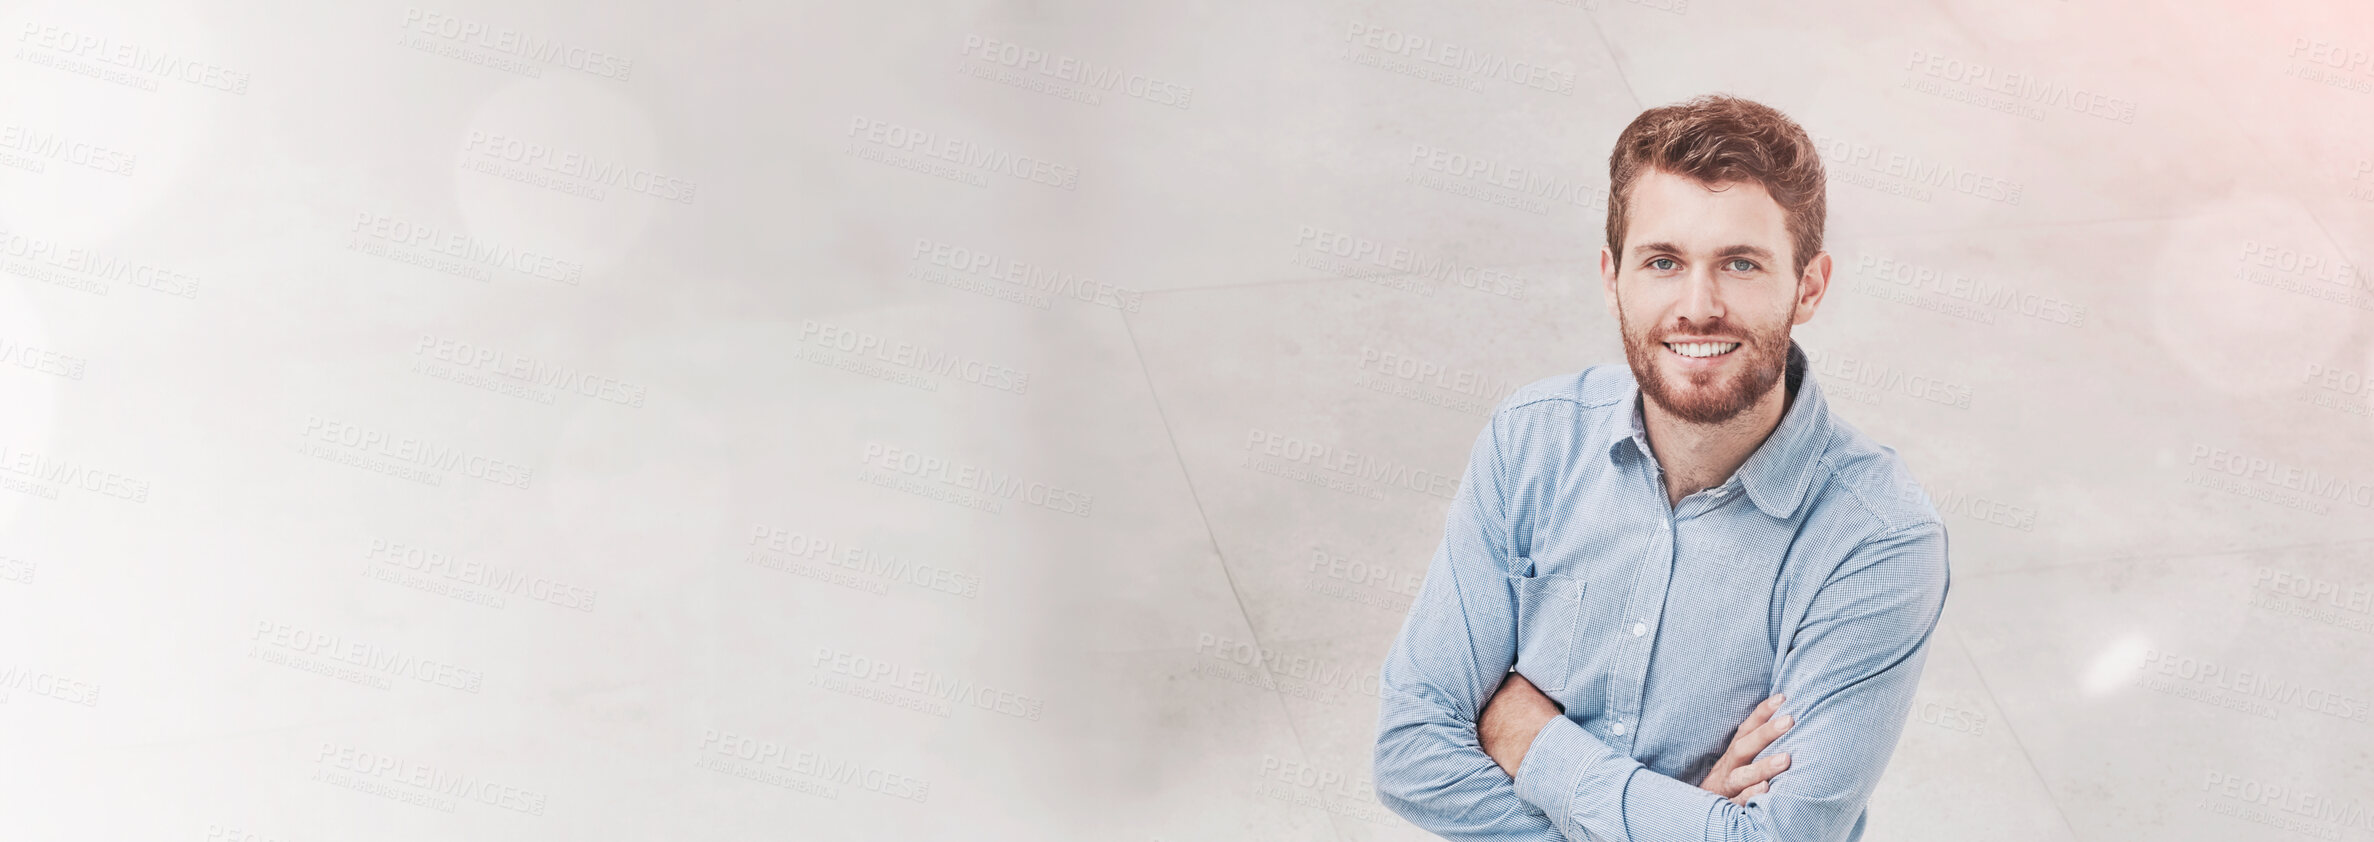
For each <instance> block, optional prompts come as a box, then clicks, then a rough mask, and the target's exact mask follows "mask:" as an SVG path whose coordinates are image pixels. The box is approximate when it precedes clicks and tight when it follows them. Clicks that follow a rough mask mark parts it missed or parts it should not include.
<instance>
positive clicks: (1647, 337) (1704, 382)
mask: <svg viewBox="0 0 2374 842" xmlns="http://www.w3.org/2000/svg"><path fill="white" fill-rule="evenodd" d="M1616 321H1617V327H1618V329H1619V330H1621V331H1623V334H1624V359H1625V361H1626V362H1629V363H1631V364H1632V379H1634V380H1636V381H1639V383H1640V391H1641V394H1644V395H1647V396H1648V398H1649V400H1653V401H1656V402H1657V405H1658V406H1659V407H1662V408H1664V410H1665V411H1666V412H1669V413H1672V414H1673V415H1674V417H1676V418H1680V419H1682V420H1683V421H1687V422H1690V423H1692V424H1710V425H1711V424H1721V423H1723V422H1725V421H1729V420H1731V419H1732V418H1735V417H1738V415H1739V413H1741V412H1744V411H1746V410H1747V408H1748V407H1751V406H1754V405H1756V401H1757V400H1758V399H1760V398H1762V397H1764V395H1765V393H1767V392H1770V391H1772V387H1773V386H1775V385H1777V384H1779V383H1780V380H1781V376H1782V375H1784V374H1786V373H1788V365H1789V320H1787V319H1783V320H1781V323H1780V326H1779V327H1776V328H1772V329H1770V330H1765V331H1761V332H1759V331H1755V330H1745V331H1743V330H1740V329H1738V327H1737V326H1736V325H1733V324H1732V323H1730V322H1729V321H1726V320H1724V319H1715V320H1714V321H1711V322H1707V323H1705V324H1690V323H1686V322H1685V323H1684V324H1681V325H1673V326H1669V325H1664V324H1659V325H1656V326H1654V327H1652V328H1649V329H1644V330H1640V331H1637V332H1636V331H1635V330H1634V327H1635V326H1634V325H1633V324H1631V322H1630V320H1629V319H1627V318H1626V317H1625V316H1624V306H1623V303H1622V302H1621V301H1618V302H1617V304H1616ZM1675 333H1681V334H1683V335H1693V334H1695V335H1700V336H1737V337H1742V339H1741V341H1740V345H1739V348H1738V349H1737V350H1734V351H1732V352H1731V353H1732V354H1734V355H1740V359H1738V360H1737V361H1736V362H1737V364H1736V365H1732V366H1727V367H1726V368H1728V370H1727V371H1720V372H1714V371H1700V372H1690V373H1677V374H1673V375H1671V378H1672V379H1670V380H1669V379H1667V378H1668V375H1667V374H1666V373H1665V370H1664V369H1662V368H1660V367H1659V366H1658V361H1659V360H1661V359H1663V358H1664V357H1665V356H1666V355H1668V354H1669V353H1671V352H1669V351H1667V350H1666V349H1665V337H1667V336H1671V335H1673V334H1675Z"/></svg>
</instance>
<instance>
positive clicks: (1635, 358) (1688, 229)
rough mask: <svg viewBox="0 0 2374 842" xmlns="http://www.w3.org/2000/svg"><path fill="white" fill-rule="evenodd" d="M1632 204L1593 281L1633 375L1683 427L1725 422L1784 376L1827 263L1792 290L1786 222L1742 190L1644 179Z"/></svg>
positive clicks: (1667, 176) (1754, 191)
mask: <svg viewBox="0 0 2374 842" xmlns="http://www.w3.org/2000/svg"><path fill="white" fill-rule="evenodd" d="M1631 202H1632V204H1631V214H1630V217H1629V218H1628V220H1627V221H1626V230H1625V232H1624V253H1623V254H1622V255H1615V254H1611V253H1609V252H1608V251H1607V250H1605V249H1601V250H1600V254H1599V270H1600V277H1601V280H1602V281H1603V282H1605V284H1606V291H1607V303H1608V308H1609V310H1610V311H1611V312H1612V313H1613V314H1614V315H1615V316H1616V322H1617V324H1618V325H1619V326H1620V327H1621V328H1622V330H1623V333H1624V356H1625V358H1626V359H1627V360H1629V361H1630V362H1631V364H1632V375H1633V377H1634V379H1636V380H1638V381H1640V388H1641V392H1642V394H1645V395H1647V396H1648V397H1649V399H1650V400H1653V401H1656V402H1657V405H1658V406H1660V407H1663V408H1664V409H1665V411H1667V412H1670V413H1672V414H1673V415H1675V416H1677V417H1680V418H1681V419H1682V420H1685V421H1689V422H1691V423H1696V424H1717V423H1721V422H1724V421H1727V420H1730V419H1731V418H1733V417H1734V416H1737V415H1738V414H1739V413H1740V412H1741V411H1743V410H1746V409H1747V408H1748V407H1750V406H1753V405H1755V403H1756V400H1757V399H1758V398H1761V397H1763V396H1764V395H1765V394H1766V393H1768V392H1770V391H1771V390H1772V387H1773V386H1774V385H1776V384H1778V383H1779V382H1780V380H1781V376H1782V375H1783V374H1784V373H1786V369H1785V366H1786V365H1787V363H1788V356H1789V327H1790V326H1791V325H1797V324H1804V323H1805V322H1806V321H1807V320H1809V319H1811V318H1813V310H1814V306H1815V305H1816V304H1819V303H1820V299H1821V295H1822V292H1823V289H1824V288H1825V287H1827V286H1828V282H1829V276H1830V258H1829V255H1827V254H1822V255H1819V256H1817V257H1816V258H1815V259H1814V260H1813V261H1812V262H1810V263H1808V264H1807V265H1806V267H1805V268H1806V272H1805V276H1804V278H1803V279H1802V280H1803V282H1802V283H1801V279H1800V278H1799V277H1798V276H1797V275H1796V274H1795V273H1794V271H1793V269H1794V266H1793V265H1792V255H1791V249H1790V244H1789V230H1788V224H1787V218H1786V215H1785V214H1784V213H1783V211H1782V210H1781V206H1780V203H1779V202H1775V201H1773V199H1772V195H1771V194H1770V193H1767V192H1765V190H1764V186H1763V185H1760V184H1755V183H1753V182H1736V183H1731V184H1722V185H1705V184H1700V183H1698V182H1696V181H1692V180H1690V179H1688V178H1685V177H1683V176H1679V175H1675V174H1673V173H1669V172H1665V171H1663V170H1649V171H1646V172H1643V173H1642V174H1641V175H1640V177H1639V180H1637V181H1635V182H1633V185H1632V196H1631ZM1817 276H1818V277H1817ZM1619 280H1620V281H1621V282H1620V283H1619Z"/></svg>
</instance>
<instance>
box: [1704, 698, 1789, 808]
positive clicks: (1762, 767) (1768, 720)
mask: <svg viewBox="0 0 2374 842" xmlns="http://www.w3.org/2000/svg"><path fill="white" fill-rule="evenodd" d="M1781 700H1782V697H1781V696H1780V695H1779V694H1775V695H1774V696H1773V697H1772V698H1769V699H1765V700H1764V703H1763V704H1760V705H1757V706H1756V709H1755V711H1754V712H1751V713H1749V714H1748V719H1747V721H1746V722H1742V723H1739V730H1737V731H1734V732H1732V737H1731V747H1730V748H1728V749H1725V750H1724V751H1723V758H1722V759H1721V760H1717V761H1715V768H1714V769H1712V770H1709V771H1708V772H1707V773H1706V780H1703V781H1700V782H1698V788H1699V789H1703V790H1706V791H1708V792H1712V793H1714V794H1716V795H1720V796H1723V797H1724V798H1728V799H1731V803H1733V804H1739V805H1742V806H1745V805H1746V804H1747V803H1748V799H1749V798H1752V797H1754V796H1755V795H1756V794H1757V793H1760V792H1764V791H1765V790H1767V789H1770V788H1771V782H1772V776H1774V775H1778V774H1780V773H1781V770H1783V769H1787V768H1789V755H1788V754H1787V753H1785V752H1784V753H1781V754H1776V755H1773V756H1771V757H1767V758H1764V759H1763V760H1760V761H1759V760H1757V759H1756V755H1758V754H1761V753H1763V751H1764V748H1765V747H1766V746H1769V745H1772V741H1773V740H1777V739H1780V735H1781V734H1782V733H1784V732H1786V731H1788V730H1789V726H1791V725H1795V724H1796V722H1795V721H1793V720H1791V719H1790V718H1789V717H1788V716H1787V715H1785V714H1784V715H1782V716H1778V717H1775V716H1773V715H1772V714H1773V712H1774V711H1778V710H1780V704H1781Z"/></svg>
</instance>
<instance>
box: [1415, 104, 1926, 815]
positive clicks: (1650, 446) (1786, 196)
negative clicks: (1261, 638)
mask: <svg viewBox="0 0 2374 842" xmlns="http://www.w3.org/2000/svg"><path fill="white" fill-rule="evenodd" d="M1608 172H1609V180H1610V189H1609V194H1610V200H1609V202H1608V208H1609V211H1608V220H1607V247H1606V248H1605V249H1604V250H1602V251H1601V252H1600V255H1599V274H1600V279H1601V282H1602V285H1603V287H1604V291H1605V293H1606V298H1607V307H1608V311H1609V313H1610V315H1613V316H1614V317H1615V318H1616V320H1617V324H1618V325H1619V328H1620V330H1621V332H1622V334H1623V341H1624V356H1625V360H1626V363H1627V364H1626V365H1623V366H1617V365H1601V366H1595V367H1592V368H1590V369H1586V370H1584V371H1583V372H1581V373H1579V374H1573V375H1564V376H1560V377H1554V378H1551V379H1548V380H1543V381H1541V382H1538V383H1534V384H1531V385H1529V386H1526V387H1525V388H1523V389H1519V390H1518V391H1517V392H1516V393H1515V394H1514V395H1512V396H1510V397H1509V398H1508V399H1507V400H1506V401H1504V402H1502V403H1501V405H1500V406H1499V408H1498V409H1496V410H1495V411H1494V412H1493V415H1492V420H1491V422H1490V424H1488V425H1487V426H1486V427H1485V428H1484V431H1483V432H1482V434H1480V435H1478V436H1477V438H1476V442H1475V447H1474V449H1473V450H1472V451H1471V453H1470V455H1469V458H1468V464H1467V472H1466V475H1465V476H1464V478H1463V479H1462V481H1461V483H1460V487H1459V493H1458V495H1457V497H1456V499H1455V500H1454V501H1453V502H1452V504H1451V510H1450V515H1449V517H1448V520H1447V523H1446V524H1445V527H1444V533H1443V541H1442V545H1441V547H1440V548H1439V549H1438V550H1436V552H1435V554H1434V560H1433V562H1432V563H1431V564H1430V566H1429V567H1428V568H1427V572H1426V580H1425V583H1424V584H1423V585H1422V586H1421V588H1420V590H1419V594H1418V597H1417V599H1416V601H1415V603H1414V604H1413V605H1412V606H1411V608H1410V615H1409V618H1408V620H1407V621H1406V622H1405V623H1404V624H1403V626H1402V630H1401V635H1400V637H1399V639H1398V640H1396V642H1395V643H1394V646H1393V650H1392V652H1391V654H1389V655H1388V656H1387V658H1386V661H1385V666H1384V670H1383V682H1382V687H1381V694H1380V695H1381V696H1382V697H1383V708H1382V715H1381V721H1380V723H1379V726H1378V734H1377V745H1376V770H1375V772H1376V774H1375V778H1376V782H1377V794H1378V797H1379V798H1380V800H1382V801H1383V802H1384V803H1385V804H1386V805H1387V806H1388V807H1390V808H1392V809H1393V810H1394V811H1395V812H1397V813H1399V814H1401V815H1402V816H1403V817H1404V818H1407V819H1409V820H1410V821H1411V822H1413V823H1416V824H1417V825H1418V826H1420V827H1424V828H1426V829H1428V830H1431V831H1433V832H1435V833H1437V834H1440V835H1442V836H1444V837H1448V838H1453V839H1560V838H1563V839H1576V840H1582V839H1590V840H1635V842H1665V841H1666V840H1675V841H1676V842H1679V841H1680V840H1692V842H1698V841H1699V840H1743V841H1752V840H1788V842H1840V841H1841V840H1855V839H1859V838H1861V836H1862V835H1863V828H1864V815H1865V813H1864V804H1865V802H1866V801H1868V800H1869V798H1870V796H1871V791H1872V789H1873V788H1874V787H1875V786H1876V785H1877V784H1878V782H1879V778H1880V773H1881V771H1882V770H1883V769H1885V768H1886V765H1887V761H1888V756H1889V755H1890V754H1891V753H1893V751H1894V749H1895V745H1896V740H1897V738H1898V737H1899V736H1900V735H1901V733H1902V731H1903V727H1904V722H1905V718H1906V714H1907V712H1908V711H1909V710H1910V708H1911V705H1912V695H1913V691H1914V689H1915V687H1916V686H1917V685H1918V684H1919V682H1920V673H1921V666H1922V664H1923V662H1924V661H1925V660H1926V657H1927V653H1928V647H1929V637H1930V633H1931V632H1932V631H1933V630H1934V629H1935V628H1936V624H1937V618H1938V614H1939V612H1940V611H1941V610H1943V607H1944V604H1945V596H1946V590H1947V587H1948V574H1947V567H1946V534H1945V527H1944V524H1943V523H1942V522H1941V521H1940V520H1939V518H1938V516H1937V513H1936V511H1935V509H1934V508H1932V507H1931V506H1930V505H1929V504H1928V502H1927V498H1926V497H1925V496H1924V495H1922V494H1921V493H1920V490H1919V488H1918V486H1916V485H1915V484H1914V482H1913V480H1912V477H1911V476H1910V475H1909V474H1908V473H1907V472H1906V470H1905V468H1904V465H1903V463H1902V462H1901V460H1899V459H1897V457H1896V452H1895V450H1894V449H1892V448H1889V447H1886V446H1884V445H1880V444H1877V443H1875V442H1873V441H1871V440H1870V439H1869V438H1866V437H1865V436H1864V435H1863V434H1862V433H1861V432H1859V431H1857V430H1855V429H1854V428H1853V427H1851V426H1849V425H1847V424H1846V423H1845V422H1844V421H1843V420H1841V419H1840V418H1838V417H1836V416H1834V415H1832V414H1830V410H1829V407H1828V405H1827V404H1826V403H1825V402H1824V401H1823V398H1822V392H1821V389H1820V387H1819V386H1818V385H1817V384H1816V383H1815V381H1814V378H1813V377H1812V376H1810V375H1809V374H1808V373H1807V372H1806V360H1805V353H1804V351H1803V350H1802V349H1800V348H1799V347H1798V346H1797V344H1796V342H1795V341H1794V340H1792V339H1791V338H1790V336H1789V331H1790V329H1791V328H1792V327H1793V326H1795V325H1800V324H1805V323H1806V322H1807V321H1809V320H1811V319H1812V318H1813V315H1814V311H1815V308H1817V307H1818V306H1819V305H1820V304H1821V303H1822V298H1823V295H1824V293H1825V292H1827V291H1828V289H1829V286H1830V272H1831V260H1830V256H1829V255H1828V254H1827V253H1825V252H1823V251H1822V226H1823V222H1824V216H1825V213H1826V206H1825V202H1824V198H1823V191H1824V177H1823V172H1822V164H1821V160H1820V159H1819V158H1818V157H1817V156H1816V154H1815V149H1814V145H1813V143H1812V141H1811V140H1810V139H1809V138H1808V137H1807V136H1806V133H1805V130H1804V129H1802V128H1800V127H1799V126H1798V125H1797V124H1796V123H1795V122H1794V121H1792V120H1790V119H1789V118H1788V117H1787V116H1785V115H1783V114H1781V113H1780V112H1778V111H1775V110H1773V109H1771V108H1769V107H1766V106H1763V105H1759V104H1757V103H1754V102H1749V101H1746V100H1742V99H1737V98H1733V97H1727V96H1709V97H1700V98H1698V99H1694V100H1691V101H1689V102H1685V103H1682V104H1679V105H1673V106H1667V107H1662V108H1654V109H1650V110H1648V111H1646V112H1643V113H1642V114H1641V115H1640V116H1639V117H1638V118H1636V119H1634V120H1633V121H1632V124H1631V125H1630V126H1628V127H1626V128H1625V129H1624V132H1623V134H1622V135H1621V136H1619V137H1618V138H1617V140H1616V146H1615V151H1614V153H1613V154H1612V155H1611V156H1610V157H1609V161H1608Z"/></svg>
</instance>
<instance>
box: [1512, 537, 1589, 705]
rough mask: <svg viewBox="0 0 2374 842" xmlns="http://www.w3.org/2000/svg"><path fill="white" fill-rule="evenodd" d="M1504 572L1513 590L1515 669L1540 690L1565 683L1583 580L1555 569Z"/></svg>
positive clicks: (1563, 686)
mask: <svg viewBox="0 0 2374 842" xmlns="http://www.w3.org/2000/svg"><path fill="white" fill-rule="evenodd" d="M1520 562H1521V563H1520V565H1519V566H1520V567H1522V568H1524V569H1527V570H1530V569H1531V565H1530V563H1524V562H1522V560H1520ZM1508 578H1509V585H1510V587H1512V588H1514V589H1515V590H1516V592H1517V671H1518V672H1521V673H1524V674H1525V680H1527V681H1531V682H1533V686H1535V687H1539V688H1541V689H1542V691H1543V692H1556V691H1559V690H1564V689H1566V684H1567V682H1568V681H1569V680H1570V678H1569V677H1570V676H1571V675H1573V673H1574V645H1575V640H1576V638H1578V637H1580V636H1581V635H1582V631H1583V628H1582V623H1583V584H1584V583H1583V580H1581V579H1577V578H1575V577H1573V576H1567V575H1564V574H1559V573H1537V574H1534V575H1531V576H1519V575H1516V574H1513V573H1512V574H1509V577H1508Z"/></svg>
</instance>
